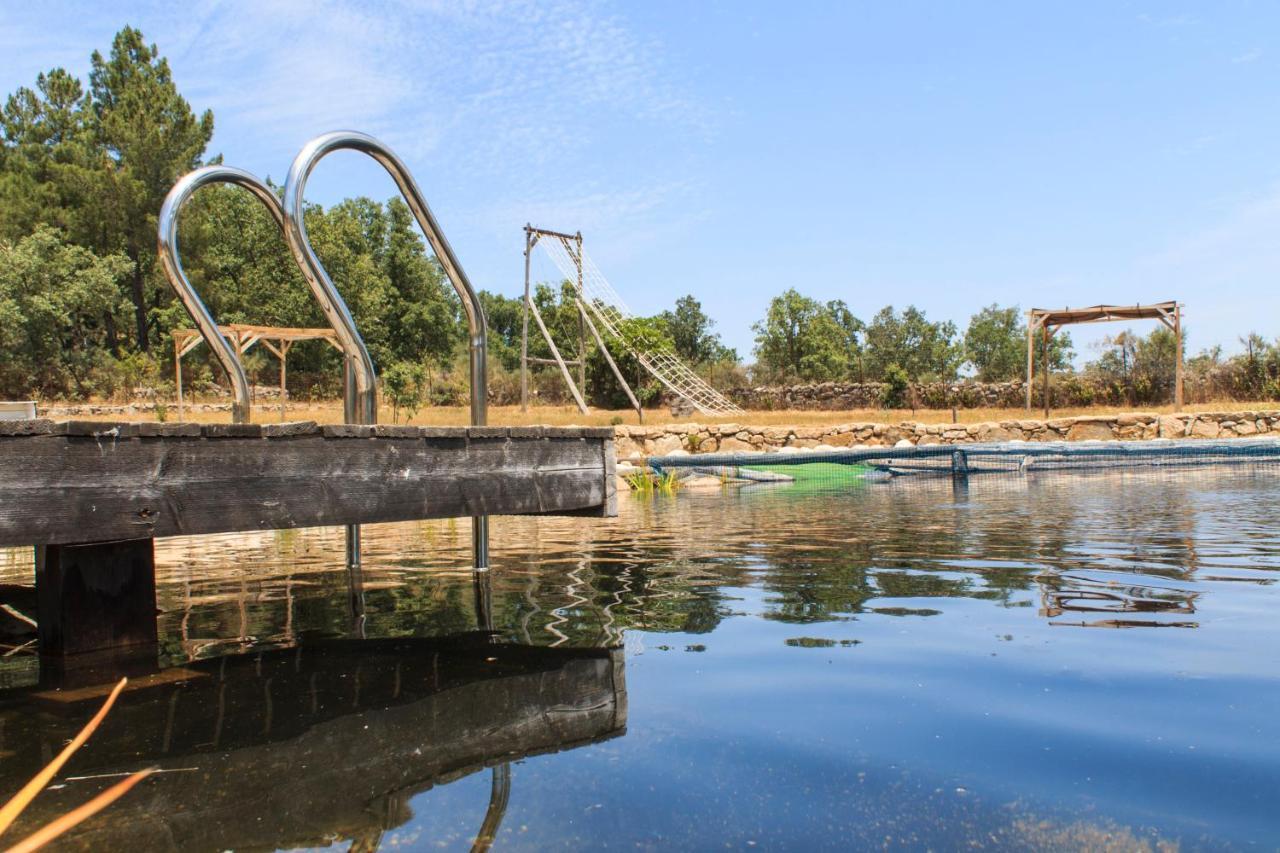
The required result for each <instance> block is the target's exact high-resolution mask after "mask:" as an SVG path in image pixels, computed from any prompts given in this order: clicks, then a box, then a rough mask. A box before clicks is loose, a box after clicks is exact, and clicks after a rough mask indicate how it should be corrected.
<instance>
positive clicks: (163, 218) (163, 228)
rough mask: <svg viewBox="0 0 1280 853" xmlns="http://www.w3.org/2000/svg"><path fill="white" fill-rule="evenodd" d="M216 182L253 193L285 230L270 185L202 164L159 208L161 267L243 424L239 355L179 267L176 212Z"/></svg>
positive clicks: (245, 400)
mask: <svg viewBox="0 0 1280 853" xmlns="http://www.w3.org/2000/svg"><path fill="white" fill-rule="evenodd" d="M215 183H226V184H234V185H236V186H239V187H243V188H244V189H246V190H248V191H249V192H251V193H253V194H254V196H256V197H257V198H258V200H259V201H261V202H262V203H263V204H264V205H266V206H267V210H268V211H270V212H271V217H272V218H273V219H275V221H276V224H277V225H279V226H280V230H281V231H283V230H284V210H283V208H281V207H280V200H279V199H278V198H276V195H275V193H273V192H272V191H271V188H270V187H268V186H267V185H266V184H264V183H263V182H262V181H260V180H258V178H257V177H256V176H254V175H253V174H251V173H249V172H246V171H245V170H243V169H237V168H235V167H234V166H203V167H201V168H199V169H196V170H195V171H193V172H188V173H187V174H185V175H183V176H182V177H181V178H179V179H178V182H177V183H176V184H174V185H173V188H172V189H171V190H169V194H168V195H166V196H165V197H164V204H163V205H161V207H160V219H159V223H158V227H157V231H158V235H157V238H158V242H159V247H158V248H159V254H160V266H161V267H162V268H163V269H164V274H165V276H166V277H167V278H168V279H169V284H171V285H172V286H173V289H174V290H175V291H176V292H177V294H178V298H179V299H180V300H182V304H183V307H185V308H186V309H187V313H188V314H190V315H191V319H192V320H193V321H195V324H196V328H198V329H199V330H200V334H201V336H202V337H203V338H204V339H205V343H207V344H208V345H209V348H210V349H212V350H213V354H214V356H215V357H216V358H217V359H218V363H219V364H221V365H222V369H223V370H225V371H226V372H227V378H228V379H229V380H230V381H231V393H232V397H233V401H232V403H231V421H232V423H237V424H244V423H248V422H249V380H248V377H246V376H245V372H244V365H243V364H241V362H240V354H239V353H237V352H236V351H235V349H234V348H233V347H232V346H231V344H230V343H229V342H228V341H227V339H226V338H225V337H223V335H222V332H220V331H219V330H218V323H217V321H215V320H214V319H213V315H212V314H210V313H209V309H208V307H206V306H205V304H204V300H202V299H201V298H200V294H198V293H196V290H195V288H194V287H192V286H191V282H190V281H189V280H188V279H187V274H186V273H185V272H184V271H183V269H182V260H181V259H180V258H179V257H178V214H179V213H181V212H182V206H183V205H184V204H186V203H187V201H188V200H189V199H190V198H191V196H192V194H194V193H195V191H196V190H198V189H200V187H203V186H205V185H206V184H215Z"/></svg>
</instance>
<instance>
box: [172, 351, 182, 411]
mask: <svg viewBox="0 0 1280 853" xmlns="http://www.w3.org/2000/svg"><path fill="white" fill-rule="evenodd" d="M173 375H174V381H175V382H176V383H177V386H178V420H179V421H181V420H182V344H181V343H180V342H179V339H178V336H177V335H176V334H175V335H174V336H173Z"/></svg>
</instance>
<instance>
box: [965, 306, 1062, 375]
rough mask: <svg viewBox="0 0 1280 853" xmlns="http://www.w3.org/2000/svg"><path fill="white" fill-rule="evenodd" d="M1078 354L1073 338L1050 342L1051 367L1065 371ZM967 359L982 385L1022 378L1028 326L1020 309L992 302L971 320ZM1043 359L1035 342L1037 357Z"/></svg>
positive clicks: (1038, 345) (1055, 339) (966, 343)
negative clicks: (1074, 348)
mask: <svg viewBox="0 0 1280 853" xmlns="http://www.w3.org/2000/svg"><path fill="white" fill-rule="evenodd" d="M1074 356H1075V352H1074V351H1073V350H1072V346H1071V336H1070V335H1069V334H1067V333H1066V332H1058V333H1057V334H1056V335H1054V336H1053V337H1052V338H1050V339H1049V367H1050V369H1051V370H1066V369H1068V368H1070V366H1071V359H1072V358H1073V357H1074ZM964 357H965V360H966V361H967V362H968V363H969V364H970V365H971V366H972V367H973V369H974V373H975V374H976V378H977V379H978V380H979V381H980V382H1009V381H1011V380H1014V379H1023V378H1025V375H1026V370H1027V324H1026V323H1025V322H1024V321H1023V319H1022V312H1021V311H1019V310H1018V306H1016V305H1015V306H1013V307H1012V308H1001V307H1000V306H999V305H996V304H994V303H992V304H991V305H988V306H987V307H986V308H983V309H982V310H981V311H979V312H978V313H977V314H974V315H973V316H972V317H970V318H969V328H968V329H966V330H965V333H964ZM1040 357H1041V353H1040V342H1039V341H1037V342H1036V358H1037V359H1039V358H1040Z"/></svg>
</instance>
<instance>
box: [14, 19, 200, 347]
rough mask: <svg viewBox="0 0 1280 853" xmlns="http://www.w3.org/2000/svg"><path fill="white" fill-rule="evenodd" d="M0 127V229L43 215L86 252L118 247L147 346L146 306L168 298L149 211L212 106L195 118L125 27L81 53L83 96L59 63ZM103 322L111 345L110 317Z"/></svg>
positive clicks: (191, 152) (30, 223) (189, 156)
mask: <svg viewBox="0 0 1280 853" xmlns="http://www.w3.org/2000/svg"><path fill="white" fill-rule="evenodd" d="M0 132H2V133H3V139H4V147H3V156H0V201H2V202H3V204H0V208H3V209H4V210H5V213H4V214H0V238H8V239H10V240H16V239H18V238H20V237H22V236H24V235H25V234H27V233H30V232H31V230H32V229H33V228H34V227H35V226H36V225H39V224H47V225H53V226H56V227H58V228H61V229H63V230H64V232H65V233H66V234H67V236H68V237H69V238H70V239H71V240H72V241H73V242H75V243H77V244H79V245H81V246H84V247H85V248H88V249H90V250H91V251H93V252H95V253H96V254H98V255H103V256H105V255H109V254H114V253H122V254H124V255H125V256H126V257H127V258H128V259H129V261H130V263H131V265H132V267H131V269H130V270H129V275H128V277H127V282H122V283H123V284H126V285H127V286H126V288H125V292H126V293H127V295H128V298H129V299H130V301H131V302H132V303H133V318H132V320H133V325H134V326H135V335H134V340H135V343H136V345H137V346H138V348H139V349H141V350H143V351H145V350H147V349H148V348H149V347H150V345H151V343H152V342H153V334H154V332H155V330H154V328H153V323H152V319H153V318H152V314H153V312H156V311H159V310H160V309H162V308H163V307H164V306H165V305H166V304H167V303H168V302H169V301H170V295H169V292H168V288H167V287H163V286H162V283H161V281H160V277H159V275H158V274H157V271H156V264H155V240H156V237H155V233H156V216H157V214H158V212H159V210H160V203H161V201H162V200H163V198H164V196H165V194H166V193H167V192H168V191H169V188H170V187H171V186H172V185H173V182H174V181H175V180H177V178H178V177H179V176H180V175H181V174H183V173H184V172H186V171H189V170H190V169H192V168H194V167H195V166H197V165H199V163H200V158H201V157H202V156H203V154H204V150H205V147H206V146H207V145H208V143H209V139H210V138H211V137H212V135H213V114H212V113H210V112H205V113H204V114H203V115H202V116H200V117H199V118H197V117H196V116H195V114H194V113H193V112H192V110H191V107H190V105H189V104H188V103H187V101H186V100H185V99H183V98H182V96H181V95H180V94H179V93H178V90H177V87H176V86H175V84H174V82H173V78H172V76H171V74H170V71H169V65H168V62H167V61H166V60H165V59H164V58H162V57H161V56H160V54H159V52H158V51H157V49H156V47H155V46H154V45H147V44H146V42H145V41H144V39H143V36H142V33H140V32H138V31H137V30H135V29H133V28H132V27H125V28H124V29H123V30H121V31H120V32H119V33H117V34H116V36H115V39H114V40H113V42H112V47H111V53H110V55H109V56H106V57H104V56H103V55H102V54H101V53H98V52H96V51H95V52H94V54H93V56H92V57H91V70H90V74H89V90H88V92H87V93H85V91H84V89H83V87H82V86H81V84H80V82H79V81H78V80H76V79H75V78H74V77H72V76H71V75H70V74H68V73H67V72H66V71H64V70H63V69H60V68H58V69H54V70H52V71H50V72H48V73H47V74H41V75H39V76H38V77H37V78H36V87H35V89H27V88H21V89H19V90H18V91H17V92H16V93H14V95H13V96H11V97H10V98H9V99H8V101H7V102H6V104H5V108H4V111H3V115H2V118H0ZM103 319H104V322H105V323H106V334H107V338H108V346H109V348H111V349H112V351H115V349H116V347H117V345H118V344H117V340H116V321H117V318H116V317H115V316H114V315H110V316H107V317H104V318H103Z"/></svg>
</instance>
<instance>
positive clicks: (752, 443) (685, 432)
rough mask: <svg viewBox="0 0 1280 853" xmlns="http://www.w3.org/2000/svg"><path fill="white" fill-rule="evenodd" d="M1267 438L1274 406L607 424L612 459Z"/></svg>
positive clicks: (1276, 423) (1278, 428)
mask: <svg viewBox="0 0 1280 853" xmlns="http://www.w3.org/2000/svg"><path fill="white" fill-rule="evenodd" d="M1260 434H1261V435H1275V436H1276V437H1278V438H1280V410H1274V411H1264V412H1258V411H1249V412H1199V413H1194V414H1193V413H1185V414H1179V415H1157V414H1152V413H1126V414H1122V415H1084V416H1079V417H1070V418H1051V419H1050V420H1047V421H1044V420H1030V419H1019V420H1006V421H996V422H990V423H981V424H922V423H917V422H914V421H904V422H902V423H898V424H870V423H848V424H838V425H835V426H812V427H807V426H797V427H785V426H777V427H763V426H754V427H753V426H746V425H741V424H711V425H703V424H667V425H663V426H618V427H615V428H614V435H615V442H616V446H617V453H618V457H619V458H620V459H628V458H631V457H636V456H662V455H667V454H670V453H681V452H683V453H714V452H717V451H723V452H726V453H729V452H738V451H752V450H756V451H759V450H765V451H767V450H778V449H780V448H783V447H831V448H835V447H849V446H852V445H862V446H872V447H875V446H887V445H894V444H897V443H898V442H900V441H904V440H905V441H908V442H910V443H912V444H963V443H967V442H975V441H1013V440H1018V441H1088V440H1102V441H1108V440H1112V439H1119V440H1130V441H1132V440H1139V439H1153V438H1192V439H1194V438H1231V437H1235V436H1254V435H1260Z"/></svg>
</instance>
